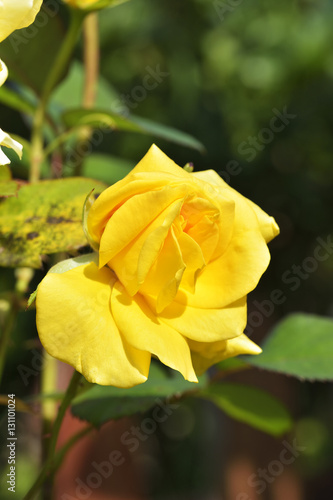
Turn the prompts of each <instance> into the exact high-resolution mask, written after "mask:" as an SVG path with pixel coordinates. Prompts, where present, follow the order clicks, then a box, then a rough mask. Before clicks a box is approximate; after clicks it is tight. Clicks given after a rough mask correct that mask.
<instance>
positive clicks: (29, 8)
mask: <svg viewBox="0 0 333 500" xmlns="http://www.w3.org/2000/svg"><path fill="white" fill-rule="evenodd" d="M42 3H43V0H2V1H1V2H0V42H2V40H4V39H5V38H7V36H9V35H10V34H11V33H12V32H13V31H15V30H17V29H21V28H26V27H27V26H29V25H30V24H32V23H33V22H34V20H35V17H36V15H37V14H38V12H39V10H40V8H41V6H42Z"/></svg>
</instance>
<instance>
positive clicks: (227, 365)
mask: <svg viewBox="0 0 333 500" xmlns="http://www.w3.org/2000/svg"><path fill="white" fill-rule="evenodd" d="M215 367H216V368H219V369H220V370H222V371H225V372H228V373H229V372H238V371H241V370H246V369H247V368H250V367H249V364H248V363H246V362H245V361H244V360H243V359H242V358H240V357H239V356H237V357H236V358H228V359H225V360H224V361H220V363H217V365H215Z"/></svg>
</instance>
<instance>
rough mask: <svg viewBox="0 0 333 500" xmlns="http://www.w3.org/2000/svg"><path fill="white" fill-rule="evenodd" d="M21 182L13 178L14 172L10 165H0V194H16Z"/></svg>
mask: <svg viewBox="0 0 333 500" xmlns="http://www.w3.org/2000/svg"><path fill="white" fill-rule="evenodd" d="M18 189H19V183H18V182H16V181H13V180H12V173H11V171H10V168H9V167H8V165H0V196H15V195H16V193H17V191H18Z"/></svg>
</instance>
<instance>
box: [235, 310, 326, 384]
mask: <svg viewBox="0 0 333 500" xmlns="http://www.w3.org/2000/svg"><path fill="white" fill-rule="evenodd" d="M262 349H263V352H262V353H261V354H259V355H258V356H246V358H244V359H245V360H246V362H247V363H249V364H251V365H253V366H257V367H259V368H265V369H267V370H272V371H277V372H281V373H285V374H287V375H293V376H295V377H298V378H301V379H309V380H333V320H332V319H330V318H325V317H321V316H315V315H311V314H301V313H299V314H292V315H290V316H288V317H287V318H286V319H284V320H282V321H281V322H280V323H279V324H278V325H277V326H276V327H275V328H274V329H273V331H272V332H271V333H270V334H269V336H268V337H267V339H266V340H265V343H264V344H263V346H262Z"/></svg>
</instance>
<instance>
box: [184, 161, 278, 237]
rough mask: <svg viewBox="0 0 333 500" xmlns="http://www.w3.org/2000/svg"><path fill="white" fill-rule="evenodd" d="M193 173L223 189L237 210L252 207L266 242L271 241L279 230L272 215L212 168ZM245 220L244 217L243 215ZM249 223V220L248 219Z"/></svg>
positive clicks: (245, 209) (247, 209)
mask: <svg viewBox="0 0 333 500" xmlns="http://www.w3.org/2000/svg"><path fill="white" fill-rule="evenodd" d="M193 175H194V176H195V177H196V178H197V179H200V180H203V181H206V182H209V183H211V184H212V185H215V186H218V187H219V188H221V189H223V190H224V191H225V193H226V195H228V196H230V197H231V198H232V199H233V200H234V201H235V202H236V204H237V207H238V210H240V209H242V211H243V212H246V211H249V208H250V209H252V210H251V211H253V212H254V213H255V215H256V218H257V223H258V225H259V228H260V231H261V234H262V235H263V237H264V238H265V241H266V243H268V242H269V241H271V240H272V239H273V238H275V236H277V235H278V234H279V232H280V230H279V226H278V225H277V224H276V222H275V220H274V218H273V217H270V216H269V215H267V214H266V212H264V211H263V210H262V209H261V208H260V207H258V205H256V204H255V203H253V202H252V201H251V200H249V199H248V198H245V196H242V195H241V194H240V193H238V191H236V190H235V189H233V188H232V187H230V186H229V185H228V184H227V183H226V182H225V181H224V180H223V179H221V177H220V176H219V175H218V174H217V173H216V172H215V171H214V170H206V171H203V172H194V173H193ZM244 220H246V217H244ZM248 223H249V221H248Z"/></svg>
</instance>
